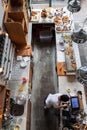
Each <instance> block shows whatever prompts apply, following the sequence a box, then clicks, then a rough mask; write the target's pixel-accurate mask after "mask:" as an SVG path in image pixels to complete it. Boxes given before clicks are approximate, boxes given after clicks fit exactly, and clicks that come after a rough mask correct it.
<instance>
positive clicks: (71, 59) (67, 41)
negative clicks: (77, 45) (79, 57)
mask: <svg viewBox="0 0 87 130" xmlns="http://www.w3.org/2000/svg"><path fill="white" fill-rule="evenodd" d="M63 38H64V46H65V62H66V75H75V74H76V61H75V55H74V50H73V43H72V40H71V36H70V34H69V33H67V34H63Z"/></svg>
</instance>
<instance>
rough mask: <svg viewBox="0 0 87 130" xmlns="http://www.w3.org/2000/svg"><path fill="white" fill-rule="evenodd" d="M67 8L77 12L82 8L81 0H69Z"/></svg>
mask: <svg viewBox="0 0 87 130" xmlns="http://www.w3.org/2000/svg"><path fill="white" fill-rule="evenodd" d="M67 9H68V10H69V11H70V12H72V13H76V12H78V11H80V9H81V2H80V1H79V0H71V1H70V2H68V6H67Z"/></svg>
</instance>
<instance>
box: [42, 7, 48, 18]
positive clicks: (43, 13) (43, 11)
mask: <svg viewBox="0 0 87 130" xmlns="http://www.w3.org/2000/svg"><path fill="white" fill-rule="evenodd" d="M41 17H42V18H46V17H47V11H46V9H43V10H42V12H41Z"/></svg>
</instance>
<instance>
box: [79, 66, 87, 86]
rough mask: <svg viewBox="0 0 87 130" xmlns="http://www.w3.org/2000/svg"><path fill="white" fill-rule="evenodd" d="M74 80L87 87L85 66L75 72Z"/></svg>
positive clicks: (86, 68) (86, 67) (86, 69)
mask: <svg viewBox="0 0 87 130" xmlns="http://www.w3.org/2000/svg"><path fill="white" fill-rule="evenodd" d="M76 78H77V80H78V81H79V82H80V83H81V84H84V85H85V86H87V66H82V67H80V68H79V69H78V70H77V72H76Z"/></svg>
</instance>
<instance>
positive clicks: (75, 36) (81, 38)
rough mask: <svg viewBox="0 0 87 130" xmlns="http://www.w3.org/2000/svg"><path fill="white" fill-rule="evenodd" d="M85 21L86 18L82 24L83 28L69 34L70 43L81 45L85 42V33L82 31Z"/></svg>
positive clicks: (86, 36)
mask: <svg viewBox="0 0 87 130" xmlns="http://www.w3.org/2000/svg"><path fill="white" fill-rule="evenodd" d="M86 21H87V18H86V19H85V20H84V22H83V26H82V28H81V29H80V30H79V31H75V32H73V33H72V34H71V39H72V41H74V42H76V43H78V44H81V43H84V42H86V41H87V33H86V31H84V30H83V27H84V25H85V22H86Z"/></svg>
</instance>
